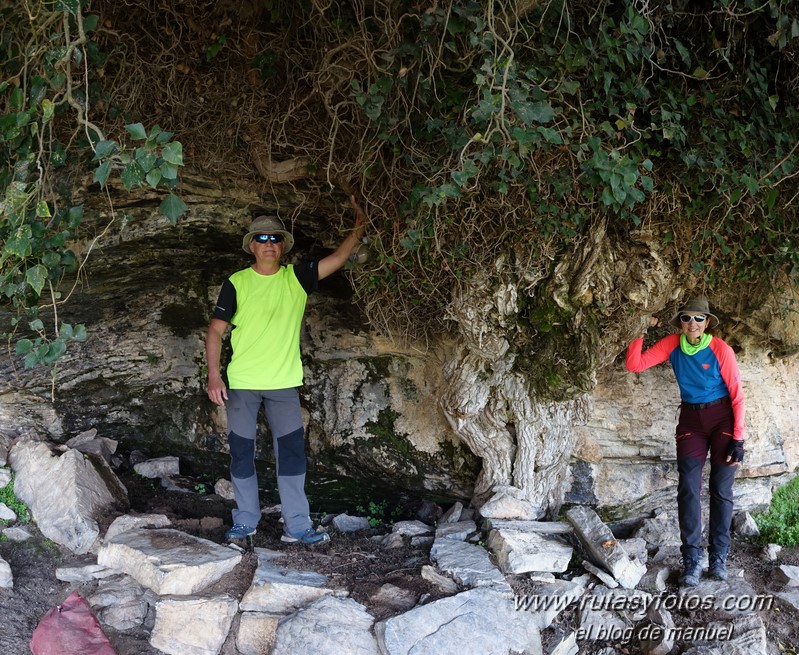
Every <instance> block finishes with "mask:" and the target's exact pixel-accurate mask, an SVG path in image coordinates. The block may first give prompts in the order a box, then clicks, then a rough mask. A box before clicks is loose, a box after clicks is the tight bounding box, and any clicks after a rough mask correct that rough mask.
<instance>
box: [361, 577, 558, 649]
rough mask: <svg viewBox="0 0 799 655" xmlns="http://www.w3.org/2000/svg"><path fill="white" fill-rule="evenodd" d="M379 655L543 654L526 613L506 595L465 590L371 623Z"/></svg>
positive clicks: (487, 590)
mask: <svg viewBox="0 0 799 655" xmlns="http://www.w3.org/2000/svg"><path fill="white" fill-rule="evenodd" d="M375 635H376V636H377V641H378V643H379V645H380V652H381V653H383V655H411V654H412V655H440V654H441V653H470V652H479V653H480V655H508V653H509V652H514V653H542V652H543V648H542V645H541V636H540V633H539V631H538V628H537V627H536V625H535V624H534V622H533V621H531V620H530V617H529V615H527V614H526V613H525V612H519V611H516V609H515V607H514V601H513V598H512V595H511V594H505V593H501V592H498V591H495V590H494V589H492V588H490V587H478V588H477V589H470V590H469V591H464V592H463V593H460V594H457V595H455V596H449V597H448V598H442V599H440V600H437V601H434V602H432V603H428V604H427V605H421V606H419V607H416V608H414V609H412V610H411V611H410V612H405V614H400V615H399V616H394V617H392V618H390V619H387V620H385V621H380V622H379V623H376V624H375Z"/></svg>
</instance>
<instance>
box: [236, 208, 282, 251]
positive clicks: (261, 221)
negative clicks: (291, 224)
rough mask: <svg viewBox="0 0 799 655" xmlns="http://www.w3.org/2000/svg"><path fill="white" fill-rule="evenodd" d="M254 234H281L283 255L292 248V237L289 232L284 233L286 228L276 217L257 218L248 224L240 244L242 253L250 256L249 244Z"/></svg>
mask: <svg viewBox="0 0 799 655" xmlns="http://www.w3.org/2000/svg"><path fill="white" fill-rule="evenodd" d="M256 234H282V235H283V254H284V255H285V254H286V253H287V252H288V251H289V250H291V249H292V248H293V247H294V237H293V236H291V232H287V231H286V226H285V225H283V221H281V220H280V219H279V218H278V217H277V216H258V217H256V218H255V220H253V222H252V223H250V229H249V230H248V231H247V234H245V235H244V239H242V242H241V247H242V248H243V249H244V252H246V253H248V254H252V250H250V243H251V242H252V239H253V237H254V236H255V235H256Z"/></svg>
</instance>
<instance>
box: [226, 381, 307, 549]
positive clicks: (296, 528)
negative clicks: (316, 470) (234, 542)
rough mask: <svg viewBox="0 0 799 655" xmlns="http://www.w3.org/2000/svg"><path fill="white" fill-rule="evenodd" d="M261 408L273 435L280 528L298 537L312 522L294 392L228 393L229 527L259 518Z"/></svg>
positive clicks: (303, 445)
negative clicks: (257, 460)
mask: <svg viewBox="0 0 799 655" xmlns="http://www.w3.org/2000/svg"><path fill="white" fill-rule="evenodd" d="M262 406H263V408H264V413H265V414H266V420H267V421H268V422H269V429H270V431H271V432H272V445H273V447H274V449H275V462H276V464H277V489H278V493H279V494H280V504H281V508H282V512H283V521H284V529H285V530H286V531H287V532H289V533H291V534H294V535H296V534H300V533H302V532H304V531H305V530H307V529H308V528H310V527H311V519H310V516H309V508H308V499H307V497H306V496H305V469H306V461H305V431H304V429H303V426H302V415H301V413H300V398H299V394H298V393H297V389H275V390H272V391H252V390H248V389H229V390H228V401H227V403H226V408H227V421H228V430H229V432H228V444H229V445H230V479H231V482H232V483H233V493H234V494H235V497H236V505H237V508H236V509H234V510H233V523H244V524H245V525H248V526H250V527H253V528H254V527H256V526H257V525H258V521H259V520H260V518H261V503H260V500H259V497H258V478H257V476H256V471H255V437H256V426H257V421H258V410H259V409H260V408H261V407H262Z"/></svg>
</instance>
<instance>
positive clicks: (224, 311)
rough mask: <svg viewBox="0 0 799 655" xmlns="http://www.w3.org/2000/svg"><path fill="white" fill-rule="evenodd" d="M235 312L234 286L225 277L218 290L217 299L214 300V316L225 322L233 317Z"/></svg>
mask: <svg viewBox="0 0 799 655" xmlns="http://www.w3.org/2000/svg"><path fill="white" fill-rule="evenodd" d="M235 313H236V287H234V286H233V283H232V282H231V281H230V280H229V279H227V280H225V281H224V282H223V283H222V288H221V289H220V290H219V299H218V300H217V301H216V307H214V313H213V317H214V318H219V319H221V320H223V321H225V322H227V323H230V319H232V318H233V314H235Z"/></svg>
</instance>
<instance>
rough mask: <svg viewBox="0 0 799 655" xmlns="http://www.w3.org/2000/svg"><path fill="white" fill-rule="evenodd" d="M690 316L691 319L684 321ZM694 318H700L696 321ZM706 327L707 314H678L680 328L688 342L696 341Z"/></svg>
mask: <svg viewBox="0 0 799 655" xmlns="http://www.w3.org/2000/svg"><path fill="white" fill-rule="evenodd" d="M688 317H690V318H691V320H690V321H688V322H686V319H687V318H688ZM696 318H701V319H702V320H701V321H697V320H696ZM706 327H707V314H702V313H701V312H683V313H682V314H680V329H681V330H682V333H683V334H684V335H685V338H686V339H688V342H689V343H698V342H699V340H700V339H701V338H702V335H703V334H704V333H705V328H706Z"/></svg>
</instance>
